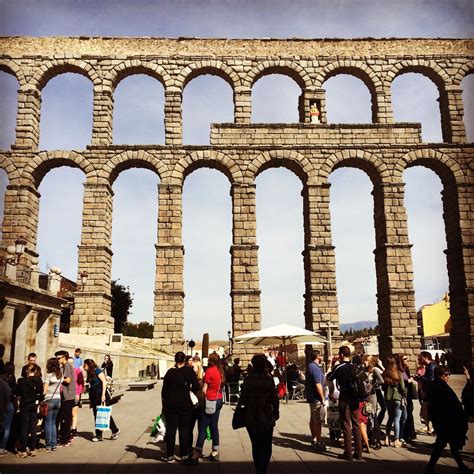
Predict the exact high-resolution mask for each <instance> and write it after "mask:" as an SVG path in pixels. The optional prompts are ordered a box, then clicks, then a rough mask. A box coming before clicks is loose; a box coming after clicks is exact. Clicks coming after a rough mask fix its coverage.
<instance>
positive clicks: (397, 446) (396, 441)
mask: <svg viewBox="0 0 474 474" xmlns="http://www.w3.org/2000/svg"><path fill="white" fill-rule="evenodd" d="M402 446H403V443H402V442H401V441H400V440H399V439H396V440H395V441H394V443H393V447H394V448H401V447H402Z"/></svg>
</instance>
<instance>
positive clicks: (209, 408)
mask: <svg viewBox="0 0 474 474" xmlns="http://www.w3.org/2000/svg"><path fill="white" fill-rule="evenodd" d="M216 409H217V400H208V399H207V398H206V404H205V406H204V411H205V412H206V415H214V413H215V412H216Z"/></svg>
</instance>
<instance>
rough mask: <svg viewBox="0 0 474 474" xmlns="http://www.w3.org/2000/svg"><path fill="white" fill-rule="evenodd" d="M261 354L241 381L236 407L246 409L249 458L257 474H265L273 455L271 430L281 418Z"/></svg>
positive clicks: (253, 361) (276, 398)
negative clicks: (240, 406)
mask: <svg viewBox="0 0 474 474" xmlns="http://www.w3.org/2000/svg"><path fill="white" fill-rule="evenodd" d="M266 363H267V360H266V357H265V356H264V355H263V354H256V355H254V356H253V358H252V373H250V374H249V375H248V376H247V378H246V379H245V380H244V383H243V385H242V393H241V395H240V400H239V404H240V405H242V407H245V408H244V409H245V426H246V428H247V432H248V434H249V437H250V441H251V443H252V457H253V462H254V465H255V469H256V471H257V473H258V474H260V473H265V472H267V468H268V464H269V462H270V458H271V456H272V437H273V428H274V426H275V422H276V420H278V418H279V417H280V411H279V401H278V395H277V391H276V387H275V383H274V381H273V378H272V377H271V376H270V375H268V374H267V373H266V371H265V366H266Z"/></svg>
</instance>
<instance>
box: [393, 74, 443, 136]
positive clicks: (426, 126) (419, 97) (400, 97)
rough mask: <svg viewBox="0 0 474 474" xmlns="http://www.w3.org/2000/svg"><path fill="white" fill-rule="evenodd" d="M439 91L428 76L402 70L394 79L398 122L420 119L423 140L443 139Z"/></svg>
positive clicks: (394, 111) (395, 115)
mask: <svg viewBox="0 0 474 474" xmlns="http://www.w3.org/2000/svg"><path fill="white" fill-rule="evenodd" d="M439 97H440V92H439V90H438V87H437V85H436V84H435V83H434V82H433V81H432V80H431V79H429V78H428V77H426V76H424V75H422V74H420V73H413V72H406V73H402V74H401V75H399V76H397V77H396V78H395V79H394V81H393V82H392V106H393V116H394V119H395V121H396V122H420V123H421V135H422V140H423V141H424V142H435V143H439V142H442V141H443V132H442V124H441V113H440V104H439V100H440V99H439Z"/></svg>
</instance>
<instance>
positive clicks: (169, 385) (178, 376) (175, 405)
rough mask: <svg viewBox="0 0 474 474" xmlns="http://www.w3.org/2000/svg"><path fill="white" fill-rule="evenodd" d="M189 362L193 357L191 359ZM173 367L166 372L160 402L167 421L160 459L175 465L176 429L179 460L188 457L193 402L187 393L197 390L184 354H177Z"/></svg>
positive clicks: (193, 375)
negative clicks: (162, 454)
mask: <svg viewBox="0 0 474 474" xmlns="http://www.w3.org/2000/svg"><path fill="white" fill-rule="evenodd" d="M191 360H192V358H191ZM174 361H175V366H174V367H172V368H171V369H169V370H168V371H167V372H166V375H165V377H164V379H163V389H162V391H161V399H162V403H163V414H164V415H165V419H166V434H165V442H166V456H163V457H162V458H161V459H162V460H163V461H165V462H166V463H174V462H176V459H175V457H174V445H175V440H176V430H178V433H179V450H180V455H181V459H187V457H188V454H189V425H190V419H191V412H192V402H191V398H190V394H189V392H190V391H192V392H193V393H196V392H197V391H198V389H199V384H198V381H197V377H196V374H195V372H194V370H193V368H192V367H191V366H189V365H186V356H185V354H184V352H182V351H179V352H176V354H175V356H174Z"/></svg>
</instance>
